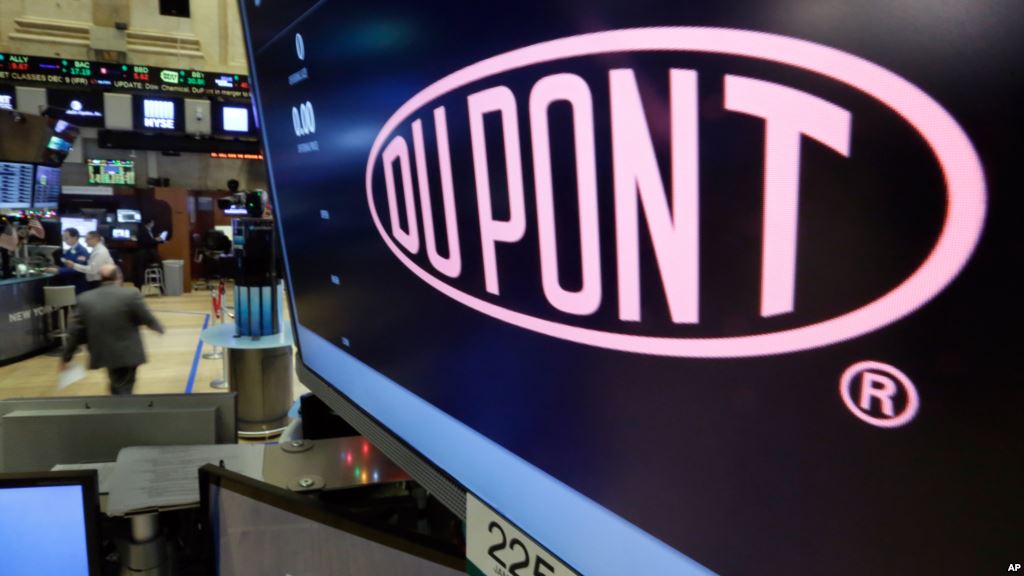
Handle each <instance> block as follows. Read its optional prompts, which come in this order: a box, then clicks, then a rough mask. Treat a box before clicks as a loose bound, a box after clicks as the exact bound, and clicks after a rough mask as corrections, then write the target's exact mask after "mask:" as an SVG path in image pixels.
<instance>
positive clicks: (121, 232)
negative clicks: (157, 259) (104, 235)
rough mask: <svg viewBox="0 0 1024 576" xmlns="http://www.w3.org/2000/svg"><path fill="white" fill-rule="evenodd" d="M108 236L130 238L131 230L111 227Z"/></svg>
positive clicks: (116, 238)
mask: <svg viewBox="0 0 1024 576" xmlns="http://www.w3.org/2000/svg"><path fill="white" fill-rule="evenodd" d="M110 237H111V238H113V239H115V240H131V239H132V231H131V230H130V229H128V228H111V229H110Z"/></svg>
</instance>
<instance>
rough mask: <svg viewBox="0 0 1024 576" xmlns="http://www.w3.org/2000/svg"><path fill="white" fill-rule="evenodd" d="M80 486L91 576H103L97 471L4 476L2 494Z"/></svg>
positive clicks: (0, 480)
mask: <svg viewBox="0 0 1024 576" xmlns="http://www.w3.org/2000/svg"><path fill="white" fill-rule="evenodd" d="M50 486H80V487H81V488H82V508H83V512H84V517H85V547H86V554H87V557H88V562H89V566H88V568H89V572H88V573H89V576H100V574H101V566H100V541H99V512H100V499H99V498H100V497H99V481H98V476H97V472H96V470H63V471H60V472H28V473H24V472H17V473H0V490H2V489H4V488H46V487H50Z"/></svg>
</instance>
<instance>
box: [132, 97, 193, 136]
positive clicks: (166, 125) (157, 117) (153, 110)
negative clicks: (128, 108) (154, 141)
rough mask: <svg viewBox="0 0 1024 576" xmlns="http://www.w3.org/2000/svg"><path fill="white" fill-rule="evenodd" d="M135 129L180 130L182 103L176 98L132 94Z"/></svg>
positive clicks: (182, 123)
mask: <svg viewBox="0 0 1024 576" xmlns="http://www.w3.org/2000/svg"><path fill="white" fill-rule="evenodd" d="M134 108H135V129H136V130H140V131H143V132H182V131H184V129H185V119H184V104H183V103H182V101H181V100H180V99H178V98H162V97H155V96H154V97H150V96H139V95H136V96H134Z"/></svg>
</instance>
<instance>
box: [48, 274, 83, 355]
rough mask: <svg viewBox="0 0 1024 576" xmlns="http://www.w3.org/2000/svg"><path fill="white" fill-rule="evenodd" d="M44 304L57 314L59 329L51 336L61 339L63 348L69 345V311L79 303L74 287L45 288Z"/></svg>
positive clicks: (50, 334)
mask: <svg viewBox="0 0 1024 576" xmlns="http://www.w3.org/2000/svg"><path fill="white" fill-rule="evenodd" d="M43 303H44V304H45V305H46V307H47V308H49V309H50V310H52V311H55V312H57V325H58V329H57V330H53V331H51V332H50V333H49V336H51V337H56V338H60V342H61V347H62V348H63V347H64V345H66V344H67V339H68V321H67V311H68V309H70V308H71V307H73V306H74V305H75V304H77V303H78V300H77V298H76V297H75V287H74V286H43Z"/></svg>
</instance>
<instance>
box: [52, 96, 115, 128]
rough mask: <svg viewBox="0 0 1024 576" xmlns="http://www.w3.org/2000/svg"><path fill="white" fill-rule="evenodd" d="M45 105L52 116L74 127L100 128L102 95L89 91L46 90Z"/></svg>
mask: <svg viewBox="0 0 1024 576" xmlns="http://www.w3.org/2000/svg"><path fill="white" fill-rule="evenodd" d="M46 103H47V105H48V106H50V107H51V108H54V109H55V110H54V114H53V116H54V117H56V118H62V119H64V120H66V121H67V122H69V123H71V124H74V125H75V126H92V127H96V128H102V127H103V126H104V122H103V93H102V92H96V91H89V90H47V91H46Z"/></svg>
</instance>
